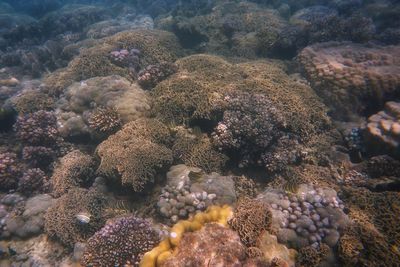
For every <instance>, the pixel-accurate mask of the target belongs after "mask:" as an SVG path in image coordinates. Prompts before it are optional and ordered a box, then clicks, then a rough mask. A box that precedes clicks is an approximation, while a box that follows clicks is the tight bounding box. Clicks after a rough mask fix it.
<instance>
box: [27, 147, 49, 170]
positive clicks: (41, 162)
mask: <svg viewBox="0 0 400 267" xmlns="http://www.w3.org/2000/svg"><path fill="white" fill-rule="evenodd" d="M55 156H56V153H55V152H54V150H53V149H52V148H49V147H44V146H26V147H24V148H23V149H22V159H23V160H25V161H26V162H27V163H28V164H29V165H31V166H33V167H43V168H46V167H48V166H49V165H50V164H51V163H52V162H53V160H54V158H55Z"/></svg>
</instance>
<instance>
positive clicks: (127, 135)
mask: <svg viewBox="0 0 400 267" xmlns="http://www.w3.org/2000/svg"><path fill="white" fill-rule="evenodd" d="M169 139H170V134H169V130H168V128H167V127H166V126H165V125H163V124H162V123H161V122H159V121H157V120H154V119H140V120H137V121H134V122H130V123H128V124H126V125H125V126H124V127H123V128H122V129H121V130H120V131H118V132H117V133H115V134H114V135H111V136H110V137H109V138H108V139H107V140H105V141H104V142H102V143H101V144H100V145H99V146H98V147H97V154H98V155H99V157H100V158H101V163H100V166H99V169H98V170H99V171H100V173H103V174H105V175H107V176H108V177H112V178H117V179H120V180H121V184H122V185H129V186H131V187H132V188H133V190H135V191H141V190H143V188H144V186H145V185H146V184H147V183H149V182H151V181H153V179H154V176H155V175H156V173H157V171H158V170H160V169H162V168H163V167H166V166H168V165H169V164H171V163H172V152H171V150H170V149H169V148H167V147H166V146H165V145H164V143H165V142H168V140H169Z"/></svg>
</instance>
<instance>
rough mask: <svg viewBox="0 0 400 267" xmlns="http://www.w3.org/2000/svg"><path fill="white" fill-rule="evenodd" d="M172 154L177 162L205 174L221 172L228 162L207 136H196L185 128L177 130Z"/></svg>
mask: <svg viewBox="0 0 400 267" xmlns="http://www.w3.org/2000/svg"><path fill="white" fill-rule="evenodd" d="M172 153H173V155H174V158H175V159H176V160H178V161H181V162H182V163H184V164H186V165H188V166H192V167H199V168H201V169H203V170H204V171H205V172H212V171H220V170H221V169H222V168H223V167H224V165H225V163H226V161H227V160H228V158H227V157H226V156H225V155H224V154H222V153H221V152H219V151H217V150H216V149H215V148H214V146H213V145H212V142H211V140H210V138H209V137H207V135H205V134H196V133H194V132H193V131H191V130H190V129H185V128H183V127H177V128H176V134H175V141H174V144H173V146H172Z"/></svg>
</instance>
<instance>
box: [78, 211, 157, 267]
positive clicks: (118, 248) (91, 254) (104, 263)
mask: <svg viewBox="0 0 400 267" xmlns="http://www.w3.org/2000/svg"><path fill="white" fill-rule="evenodd" d="M158 242H159V234H158V232H157V231H156V230H154V229H153V228H152V226H151V223H150V222H149V221H147V220H144V219H141V218H137V217H134V216H129V217H122V218H118V219H115V220H113V221H111V222H108V223H107V224H106V225H105V226H104V227H103V228H102V229H100V230H99V231H97V232H96V233H95V234H94V235H93V236H92V237H91V238H89V240H88V242H87V245H86V247H85V252H84V254H83V257H82V259H81V264H82V265H83V266H98V267H108V266H125V265H129V266H138V265H139V262H140V261H141V259H142V257H143V254H144V253H146V252H148V251H150V250H151V249H153V247H155V246H156V244H157V243H158Z"/></svg>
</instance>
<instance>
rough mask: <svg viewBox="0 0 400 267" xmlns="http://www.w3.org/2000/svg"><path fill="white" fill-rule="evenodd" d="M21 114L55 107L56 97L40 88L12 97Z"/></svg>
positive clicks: (16, 108)
mask: <svg viewBox="0 0 400 267" xmlns="http://www.w3.org/2000/svg"><path fill="white" fill-rule="evenodd" d="M11 102H12V104H13V107H14V108H15V110H16V111H17V112H18V113H19V114H27V113H34V112H37V111H40V110H47V111H48V110H51V109H53V108H54V106H55V105H54V99H53V98H51V97H49V96H48V95H46V94H45V93H43V92H40V91H39V90H30V91H23V92H22V93H20V94H18V95H17V96H15V97H13V98H12V99H11Z"/></svg>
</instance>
